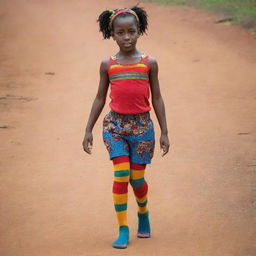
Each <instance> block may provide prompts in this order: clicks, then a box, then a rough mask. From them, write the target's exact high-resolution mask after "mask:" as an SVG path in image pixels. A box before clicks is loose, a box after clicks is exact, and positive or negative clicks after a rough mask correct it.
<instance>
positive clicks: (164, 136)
mask: <svg viewBox="0 0 256 256" xmlns="http://www.w3.org/2000/svg"><path fill="white" fill-rule="evenodd" d="M149 68H150V71H149V81H150V89H151V98H152V105H153V108H154V110H155V113H156V117H157V120H158V123H159V126H160V128H161V137H160V147H161V149H162V150H163V154H162V156H164V155H165V154H167V153H168V151H169V147H170V143H169V138H168V129H167V122H166V115H165V106H164V101H163V98H162V95H161V92H160V86H159V81H158V65H157V61H156V60H155V59H153V58H152V57H149Z"/></svg>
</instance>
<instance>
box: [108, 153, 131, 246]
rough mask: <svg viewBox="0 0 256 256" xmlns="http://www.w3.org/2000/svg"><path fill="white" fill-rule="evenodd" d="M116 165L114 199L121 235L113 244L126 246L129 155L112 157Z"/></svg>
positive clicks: (127, 240)
mask: <svg viewBox="0 0 256 256" xmlns="http://www.w3.org/2000/svg"><path fill="white" fill-rule="evenodd" d="M112 160H113V165H114V182H113V200H114V205H115V211H116V215H117V221H118V224H119V236H118V238H117V240H116V241H115V242H114V243H113V244H112V246H113V247H114V248H120V249H123V248H126V247H127V245H128V242H129V228H128V224H127V199H128V194H127V192H128V182H129V180H130V161H129V156H119V157H115V158H113V159H112Z"/></svg>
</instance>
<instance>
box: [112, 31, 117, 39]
mask: <svg viewBox="0 0 256 256" xmlns="http://www.w3.org/2000/svg"><path fill="white" fill-rule="evenodd" d="M111 37H112V38H113V40H114V41H116V39H115V36H114V33H113V31H111Z"/></svg>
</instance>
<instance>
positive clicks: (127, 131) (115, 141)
mask: <svg viewBox="0 0 256 256" xmlns="http://www.w3.org/2000/svg"><path fill="white" fill-rule="evenodd" d="M102 135H103V141H104V144H105V146H106V148H107V150H108V152H109V157H110V159H112V158H114V157H117V156H124V155H127V156H129V157H130V162H132V163H137V164H150V163H151V159H152V158H153V154H154V148H155V133H154V124H153V121H152V120H151V118H150V114H149V112H146V113H142V114H135V115H130V114H129V115H128V114H119V113H116V112H113V111H110V112H109V113H108V114H107V115H106V116H105V117H104V119H103V132H102Z"/></svg>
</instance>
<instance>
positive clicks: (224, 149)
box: [0, 0, 256, 256]
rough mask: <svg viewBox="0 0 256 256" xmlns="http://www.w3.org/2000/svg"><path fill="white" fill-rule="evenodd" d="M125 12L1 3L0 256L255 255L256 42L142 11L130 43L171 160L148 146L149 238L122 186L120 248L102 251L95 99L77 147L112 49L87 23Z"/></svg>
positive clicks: (192, 16) (163, 11)
mask: <svg viewBox="0 0 256 256" xmlns="http://www.w3.org/2000/svg"><path fill="white" fill-rule="evenodd" d="M136 3H137V1H128V0H121V1H117V0H113V1H112V0H111V1H110V0H100V1H82V0H72V1H68V0H63V1H60V0H54V1H50V0H45V1H40V0H12V1H8V0H2V1H1V2H0V10H1V11H0V29H1V35H0V43H1V48H0V65H1V78H0V83H1V98H0V110H1V121H0V126H1V128H0V136H1V146H2V147H1V160H0V164H1V172H0V178H1V186H0V193H1V209H0V219H1V222H0V229H1V232H0V236H1V242H0V255H2V256H21V255H24V256H87V255H88V256H94V255H104V256H108V255H111V256H112V255H133V256H135V255H149V256H151V255H152V256H153V255H157V256H162V255H164V256H165V255H173V256H174V255H175V256H176V255H177V256H199V255H202V256H227V255H228V256H252V255H256V247H255V240H254V239H255V235H256V234H255V230H256V225H255V224H256V223H255V220H256V218H255V216H256V215H255V210H256V190H255V182H256V127H255V117H256V115H255V114H256V96H255V95H256V87H255V81H256V72H255V70H256V51H255V49H256V40H255V38H254V37H253V36H252V35H250V34H249V33H248V32H247V31H246V30H244V29H243V28H240V27H237V26H232V25H229V24H226V23H221V24H215V23H214V20H215V19H217V18H218V17H217V16H216V15H214V14H212V13H208V12H205V11H202V10H198V9H194V8H189V7H175V6H174V7H167V6H157V5H153V4H146V3H145V4H143V6H145V8H146V10H147V11H148V13H149V22H150V26H149V31H148V36H143V37H142V38H141V39H140V40H139V42H138V48H139V49H141V50H143V51H144V52H146V53H148V54H150V55H152V56H153V57H155V58H156V59H157V60H158V63H159V67H160V74H159V77H160V82H161V91H162V95H163V98H164V101H165V105H166V112H167V119H168V126H169V131H170V140H171V151H170V153H169V154H168V155H167V156H165V157H164V158H162V157H161V154H160V153H161V152H160V149H159V144H157V147H156V152H155V156H154V159H153V163H152V165H150V166H148V168H147V174H146V178H147V180H148V183H149V186H150V194H149V196H150V197H149V209H150V212H151V225H152V238H150V239H145V240H143V239H137V238H136V225H137V220H136V203H135V200H134V196H133V195H132V190H131V189H130V190H129V191H130V193H129V211H128V215H129V223H130V229H131V241H130V244H129V247H128V249H126V250H115V249H113V248H112V247H111V243H112V242H113V240H114V239H115V238H116V234H117V223H116V219H115V213H114V208H113V203H112V194H111V186H112V174H113V173H112V163H111V162H110V161H109V160H108V154H107V151H106V149H105V146H104V144H103V141H102V137H101V126H102V118H103V116H104V115H105V114H106V113H107V112H108V111H109V106H108V102H107V104H106V106H105V108H104V110H103V112H102V114H101V116H100V117H99V120H98V122H97V124H96V126H95V128H94V147H93V154H92V155H87V154H85V153H84V152H83V150H82V139H83V135H84V128H85V124H86V121H87V118H88V115H89V111H90V108H91V104H92V102H93V100H94V97H95V94H96V91H97V87H98V81H99V71H98V70H99V64H100V61H101V60H102V59H103V58H105V57H106V56H109V55H111V54H113V53H115V52H116V51H117V46H116V45H115V43H114V42H113V41H112V40H109V41H106V40H105V41H104V40H102V36H101V34H99V33H98V24H97V23H96V19H97V17H98V15H99V13H100V12H101V11H103V10H104V9H107V8H118V7H123V6H131V5H133V4H136ZM152 118H153V120H154V121H155V128H156V135H157V140H158V139H159V126H158V123H157V120H156V117H155V115H154V113H153V111H152ZM157 142H158V141H157Z"/></svg>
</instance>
